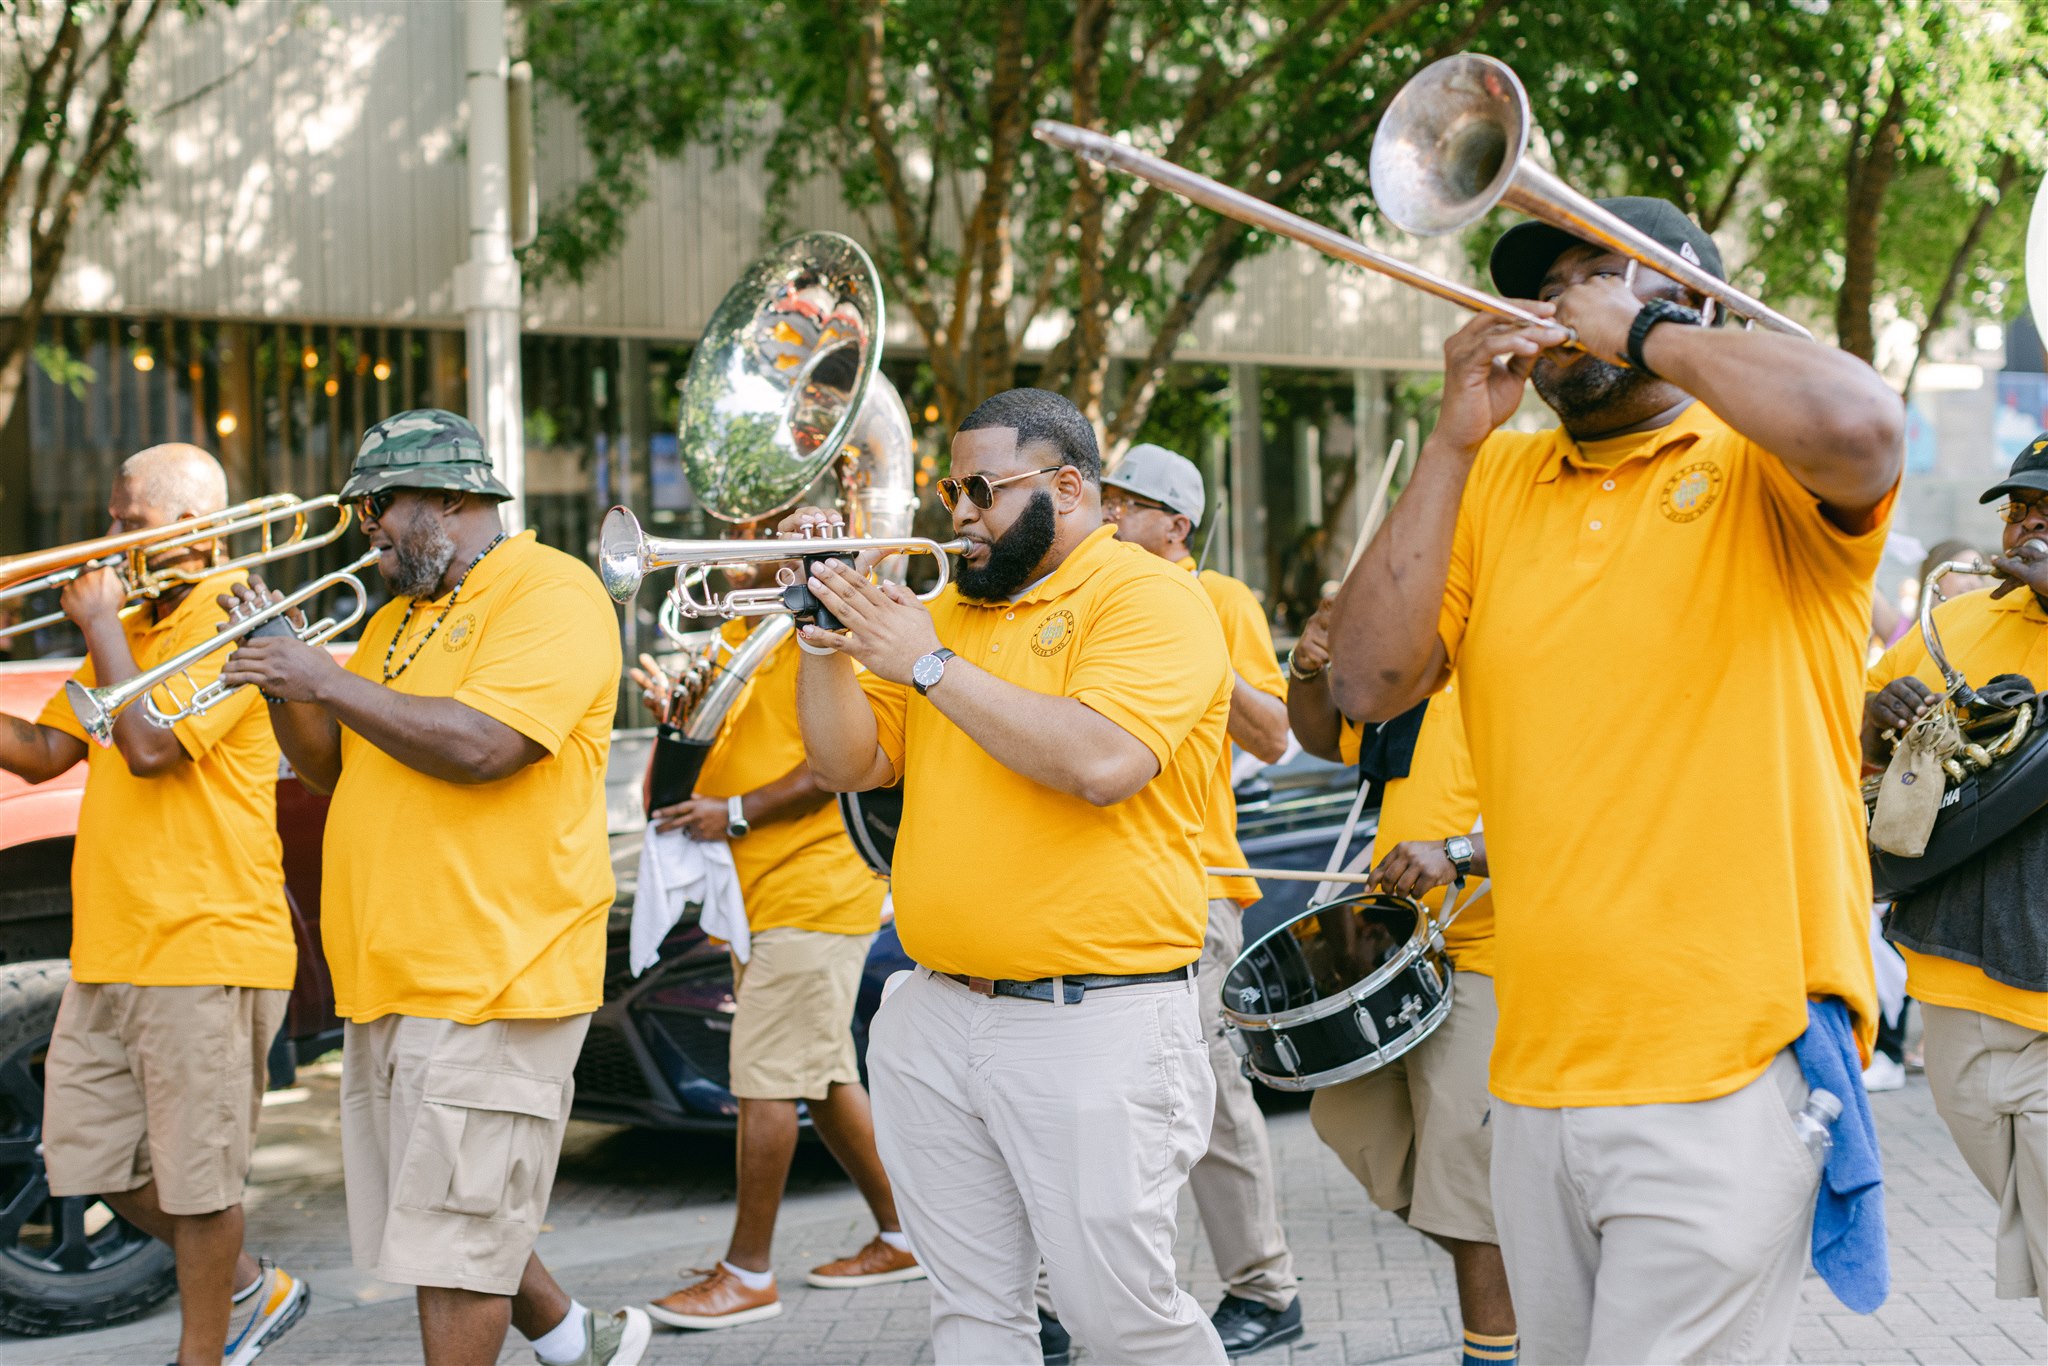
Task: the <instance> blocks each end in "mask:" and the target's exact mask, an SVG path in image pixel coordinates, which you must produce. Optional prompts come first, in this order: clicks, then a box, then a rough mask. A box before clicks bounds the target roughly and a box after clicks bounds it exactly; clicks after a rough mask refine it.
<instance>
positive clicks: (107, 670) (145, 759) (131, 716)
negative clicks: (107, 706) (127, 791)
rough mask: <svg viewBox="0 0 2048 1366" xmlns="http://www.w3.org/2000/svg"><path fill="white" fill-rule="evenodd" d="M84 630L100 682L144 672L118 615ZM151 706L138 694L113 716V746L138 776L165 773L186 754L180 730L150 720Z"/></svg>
mask: <svg viewBox="0 0 2048 1366" xmlns="http://www.w3.org/2000/svg"><path fill="white" fill-rule="evenodd" d="M84 634H85V649H86V654H87V655H88V656H89V657H90V658H91V659H92V671H93V677H94V678H95V679H96V680H97V681H98V686H100V687H102V688H109V687H112V686H114V685H115V684H117V683H126V682H128V681H129V680H130V679H133V678H134V677H135V676H136V675H137V674H139V673H141V672H142V666H141V665H139V664H137V663H136V662H135V653H134V651H133V650H131V649H130V648H129V646H128V636H127V634H126V633H125V632H123V631H122V629H121V622H120V619H119V618H118V617H109V618H107V619H105V620H102V621H94V622H93V623H92V624H91V625H90V626H88V627H86V629H85V633H84ZM148 707H149V699H148V698H146V697H139V698H137V699H136V700H135V701H133V702H131V703H129V704H128V706H126V707H125V708H123V709H122V711H121V714H120V715H119V716H116V717H115V718H114V747H115V748H116V749H119V750H120V751H121V758H122V759H123V760H125V761H126V762H127V764H128V771H129V772H130V773H133V774H134V775H135V776H136V777H138V778H147V777H150V776H152V775H154V774H158V773H162V772H164V771H166V770H167V769H170V768H173V767H175V766H176V765H177V764H179V763H181V762H182V761H183V760H184V758H185V750H184V747H183V746H181V745H180V744H179V743H178V736H177V733H176V732H175V731H173V730H171V728H170V727H168V726H159V725H157V724H156V723H155V722H153V721H151V720H150V719H149V714H148Z"/></svg>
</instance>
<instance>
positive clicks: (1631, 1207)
mask: <svg viewBox="0 0 2048 1366" xmlns="http://www.w3.org/2000/svg"><path fill="white" fill-rule="evenodd" d="M1805 1103H1806V1081H1805V1079H1804V1078H1803V1077H1802V1076H1801V1075H1800V1072H1799V1064H1798V1063H1797V1061H1795V1060H1794V1059H1793V1056H1792V1051H1791V1050H1790V1049H1786V1050H1784V1051H1783V1052H1781V1053H1779V1054H1778V1056H1777V1057H1776V1058H1775V1059H1774V1060H1773V1061H1772V1062H1771V1065H1770V1066H1769V1068H1767V1069H1766V1070H1765V1072H1764V1074H1763V1075H1762V1076H1761V1077H1758V1078H1757V1079H1756V1080H1755V1081H1753V1082H1751V1083H1750V1084H1749V1085H1747V1086H1744V1087H1742V1088H1741V1089H1740V1090H1737V1091H1735V1092H1732V1093H1731V1094H1729V1095H1725V1096H1720V1097H1717V1098H1715V1099H1713V1100H1702V1101H1694V1102H1692V1103H1691V1104H1687V1105H1612V1106H1597V1107H1584V1108H1576V1109H1559V1110H1539V1109H1534V1108H1531V1107H1529V1106H1525V1105H1510V1104H1508V1103H1506V1102H1505V1101H1501V1100H1495V1101H1494V1105H1493V1130H1494V1134H1493V1206H1494V1211H1493V1212H1494V1218H1495V1220H1496V1221H1497V1222H1498V1224H1499V1226H1500V1249H1501V1254H1502V1256H1503V1257H1504V1258H1505V1259H1506V1260H1507V1268H1508V1289H1509V1292H1510V1293H1511V1294H1512V1295H1513V1296H1514V1302H1515V1319H1516V1322H1517V1325H1518V1326H1519V1327H1520V1329H1521V1335H1522V1360H1523V1361H1525V1362H1528V1363H1530V1366H1554V1363H1558V1362H1579V1361H1584V1362H1626V1363H1638V1362H1664V1361H1731V1362H1776V1361H1790V1360H1791V1359H1792V1358H1791V1355H1790V1348H1791V1342H1792V1319H1793V1316H1794V1314H1795V1313H1796V1312H1797V1310H1798V1307H1799V1280H1800V1276H1801V1275H1802V1274H1803V1272H1804V1271H1805V1268H1806V1259H1807V1248H1808V1245H1809V1244H1810V1242H1811V1240H1812V1233H1813V1201H1814V1196H1815V1194H1816V1193H1817V1192H1818V1191H1819V1189H1820V1172H1819V1169H1818V1168H1817V1167H1815V1165H1814V1161H1813V1156H1812V1154H1811V1153H1809V1152H1808V1151H1807V1149H1806V1145H1805V1144H1804V1143H1802V1142H1801V1141H1800V1138H1799V1133H1798V1131H1797V1130H1796V1129H1795V1128H1794V1127H1793V1124H1792V1116H1793V1115H1795V1114H1796V1113H1798V1111H1799V1108H1800V1107H1801V1106H1802V1105H1804V1104H1805Z"/></svg>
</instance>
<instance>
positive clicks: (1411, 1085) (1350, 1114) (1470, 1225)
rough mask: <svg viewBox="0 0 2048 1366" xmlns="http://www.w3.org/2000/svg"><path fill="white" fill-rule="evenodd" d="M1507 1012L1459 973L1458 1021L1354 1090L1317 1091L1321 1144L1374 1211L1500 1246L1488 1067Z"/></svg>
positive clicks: (1455, 984)
mask: <svg viewBox="0 0 2048 1366" xmlns="http://www.w3.org/2000/svg"><path fill="white" fill-rule="evenodd" d="M1499 1018H1500V1012H1499V1010H1498V1009H1497V1008H1496V1007H1495V1005H1494V1001H1493V979H1492V978H1491V977H1488V976H1486V975H1485V974H1483V973H1477V972H1459V973H1454V974H1453V976H1452V979H1451V1013H1450V1014H1449V1015H1447V1016H1445V1017H1444V1022H1443V1023H1442V1024H1440V1025H1438V1026H1437V1027H1436V1029H1435V1031H1434V1032H1433V1033H1431V1034H1430V1036H1429V1037H1428V1038H1426V1039H1424V1040H1423V1041H1422V1042H1421V1043H1419V1044H1417V1045H1416V1046H1415V1047H1414V1048H1413V1049H1412V1050H1410V1051H1409V1052H1408V1053H1407V1054H1406V1055H1404V1056H1402V1057H1400V1058H1397V1059H1395V1060H1394V1061H1393V1062H1391V1063H1388V1064H1387V1065H1386V1066H1385V1067H1381V1068H1378V1069H1376V1070H1374V1071H1371V1072H1368V1073H1366V1074H1365V1075H1364V1076H1362V1077H1359V1078H1357V1079H1356V1080H1354V1081H1346V1082H1339V1083H1338V1084H1337V1085H1335V1086H1325V1087H1322V1088H1321V1089H1319V1090H1318V1091H1316V1093H1315V1094H1314V1096H1313V1097H1312V1098H1311V1099H1310V1101H1309V1107H1308V1114H1309V1120H1310V1122H1311V1123H1313V1124H1314V1125H1315V1130H1316V1137H1318V1138H1320V1139H1322V1140H1323V1142H1324V1143H1325V1144H1326V1145H1327V1146H1328V1147H1329V1149H1330V1151H1331V1152H1334V1153H1335V1154H1337V1157H1338V1159H1339V1160H1340V1161H1342V1162H1343V1163H1344V1166H1345V1168H1346V1170H1348V1171H1349V1172H1350V1173H1351V1174H1352V1175H1353V1176H1355V1177H1357V1178H1358V1184H1359V1185H1361V1186H1364V1187H1365V1193H1366V1194H1367V1195H1368V1196H1369V1197H1371V1199H1372V1202H1373V1204H1375V1205H1377V1206H1379V1207H1380V1208H1381V1209H1383V1210H1387V1211H1390V1212H1391V1213H1394V1214H1398V1215H1400V1216H1401V1218H1402V1219H1404V1220H1406V1221H1407V1224H1408V1226H1409V1227H1410V1228H1412V1229H1415V1230H1417V1231H1418V1232H1421V1233H1434V1234H1435V1235H1437V1236H1438V1237H1439V1238H1457V1239H1461V1240H1463V1241H1464V1242H1468V1243H1497V1242H1499V1241H1500V1235H1499V1234H1498V1233H1496V1232H1495V1231H1494V1226H1493V1194H1492V1179H1493V1178H1492V1175H1491V1167H1492V1162H1493V1126H1492V1125H1491V1124H1490V1123H1489V1122H1488V1112H1489V1109H1490V1108H1491V1106H1492V1105H1493V1097H1492V1096H1491V1095H1489V1094H1488V1093H1487V1090H1486V1064H1487V1058H1488V1056H1489V1055H1490V1054H1491V1053H1492V1052H1493V1030H1494V1025H1495V1023H1496V1022H1497V1021H1498V1020H1499Z"/></svg>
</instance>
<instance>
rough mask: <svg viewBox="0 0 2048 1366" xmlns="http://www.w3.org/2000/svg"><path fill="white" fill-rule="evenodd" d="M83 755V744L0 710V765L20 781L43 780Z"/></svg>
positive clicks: (34, 781)
mask: <svg viewBox="0 0 2048 1366" xmlns="http://www.w3.org/2000/svg"><path fill="white" fill-rule="evenodd" d="M84 757H85V745H84V743H83V742H81V741H79V740H76V739H74V738H73V737H71V736H69V735H66V734H65V733H64V732H63V731H61V730H55V729H53V728H51V727H49V726H42V725H37V724H36V723H35V722H34V721H30V720H26V719H24V718H22V717H19V716H9V715H7V714H5V713H0V768H4V769H6V770H7V771H8V772H9V773H12V774H13V775H14V776H15V777H17V778H20V779H21V780H23V781H24V782H29V783H46V782H48V781H50V779H52V778H54V777H56V776H57V775H59V774H60V773H63V772H65V771H66V770H68V769H69V768H70V767H71V766H72V765H73V764H75V763H77V762H78V761H79V760H80V759H83V758H84Z"/></svg>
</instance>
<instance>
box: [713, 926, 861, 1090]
mask: <svg viewBox="0 0 2048 1366" xmlns="http://www.w3.org/2000/svg"><path fill="white" fill-rule="evenodd" d="M874 942H875V937H874V936H873V935H871V934H826V933H825V932H823V931H822V930H799V929H796V928H794V927H792V926H787V925H784V926H781V927H778V928H776V929H771V930H763V931H761V932H760V933H759V934H757V935H755V936H754V937H753V947H752V952H751V953H749V954H748V956H747V961H746V962H745V963H742V962H740V960H739V959H738V958H734V959H733V960H732V991H733V1016H732V1048H731V1050H730V1053H729V1063H728V1067H729V1077H730V1080H729V1081H728V1082H727V1084H726V1089H727V1090H729V1091H731V1092H732V1093H733V1094H734V1095H735V1096H737V1097H739V1098H740V1099H741V1100H824V1099H826V1098H827V1097H828V1096H830V1095H831V1094H832V1088H833V1087H834V1086H838V1085H846V1086H858V1085H859V1084H860V1060H859V1059H858V1058H857V1057H856V1056H855V1055H854V1050H853V1005H854V1000H855V998H856V997H858V996H859V995H860V974H861V969H863V968H864V967H866V966H867V961H868V946H869V945H871V944H873V943H874Z"/></svg>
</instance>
